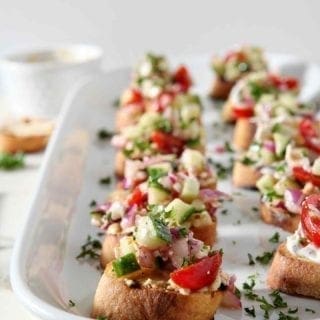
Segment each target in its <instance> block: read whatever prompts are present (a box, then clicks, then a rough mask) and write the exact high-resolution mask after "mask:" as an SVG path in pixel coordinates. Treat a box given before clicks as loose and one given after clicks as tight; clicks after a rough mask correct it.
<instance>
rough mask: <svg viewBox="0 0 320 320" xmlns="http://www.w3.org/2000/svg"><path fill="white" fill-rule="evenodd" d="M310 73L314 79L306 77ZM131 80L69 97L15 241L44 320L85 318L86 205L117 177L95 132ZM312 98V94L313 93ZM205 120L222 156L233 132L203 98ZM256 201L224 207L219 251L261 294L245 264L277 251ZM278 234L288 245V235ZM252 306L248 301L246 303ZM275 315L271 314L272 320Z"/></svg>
mask: <svg viewBox="0 0 320 320" xmlns="http://www.w3.org/2000/svg"><path fill="white" fill-rule="evenodd" d="M271 58H273V59H272V60H273V61H272V62H273V63H272V65H273V66H274V67H275V68H277V69H279V68H280V69H283V68H284V65H281V66H277V64H278V63H279V62H281V61H283V57H276V56H273V57H272V56H271ZM286 61H287V59H286ZM189 62H190V64H189V66H190V67H191V72H192V74H193V75H194V79H195V82H196V84H197V85H196V87H195V91H196V92H199V93H201V94H202V95H205V93H206V92H207V89H208V86H209V84H210V79H211V72H210V70H209V69H208V68H207V64H206V63H205V61H204V59H203V57H199V58H197V59H194V60H192V62H191V61H189ZM298 64H299V66H300V65H301V64H300V62H299V61H297V62H296V64H293V60H292V59H290V65H291V67H290V68H289V67H288V65H286V68H287V73H291V72H292V71H295V70H296V68H295V67H296V66H297V65H298ZM313 68H316V67H315V66H313V67H312V66H309V65H304V67H303V68H302V69H301V71H302V72H301V73H300V74H301V80H302V82H303V83H306V82H308V83H313V82H314V81H313V80H314V79H316V80H317V81H319V77H320V71H319V69H317V70H315V72H313V73H310V70H311V69H313ZM310 74H311V75H313V77H316V78H313V79H310V78H308V76H310ZM304 76H306V78H305V77H304ZM128 80H129V73H128V71H125V70H124V71H116V72H113V73H109V74H106V75H104V76H101V77H95V78H94V79H93V80H92V81H90V82H88V83H87V84H85V85H84V86H83V87H82V88H81V90H80V91H79V92H78V93H76V94H75V96H74V98H73V99H70V101H69V102H70V105H69V107H68V108H67V109H65V113H64V114H63V122H61V123H60V126H59V128H58V130H57V132H56V134H55V136H54V138H53V141H51V144H50V148H49V149H50V150H49V153H48V154H47V157H46V163H45V167H44V170H43V172H42V180H41V184H40V185H39V186H38V188H37V193H36V196H35V199H34V202H33V205H32V207H31V210H30V212H29V217H28V221H27V224H26V226H25V228H24V231H23V233H22V235H21V237H20V238H19V241H18V242H17V243H16V247H15V252H14V257H13V262H12V269H11V280H12V284H13V287H14V290H15V292H16V293H17V295H18V296H19V298H20V299H21V300H22V302H23V303H24V304H25V305H27V306H28V308H29V309H30V310H32V311H33V312H34V313H36V314H38V315H40V316H41V317H42V318H44V319H59V320H63V319H80V317H78V316H76V315H74V314H81V315H88V314H89V310H90V307H91V303H92V298H93V294H94V291H95V289H96V285H97V281H98V279H99V277H100V273H99V271H97V270H96V269H95V268H94V267H92V266H89V265H86V264H79V263H78V262H77V261H76V259H75V256H76V255H77V254H78V252H79V247H80V245H81V244H82V243H83V242H84V241H85V238H86V236H87V234H88V233H91V234H92V235H95V234H96V232H97V230H96V229H95V228H93V227H90V217H89V215H88V211H89V208H88V204H89V203H90V201H91V200H92V199H96V200H98V201H103V199H104V198H105V196H106V193H107V189H105V188H102V187H101V186H99V184H98V179H99V177H101V176H103V175H106V174H110V173H111V172H112V166H113V161H114V152H113V151H112V149H111V147H110V146H109V145H108V144H101V143H98V141H97V140H96V132H97V129H99V128H100V127H104V126H107V127H109V128H111V127H112V123H113V117H114V109H112V107H111V106H112V101H114V99H115V98H116V97H117V96H118V95H119V94H120V92H121V91H122V89H123V88H125V87H126V85H127V84H128ZM315 88H316V87H314V89H315ZM309 89H310V87H309ZM306 95H307V94H306ZM308 95H310V96H314V94H311V93H310V92H309V94H308ZM88 106H90V108H88ZM203 118H204V124H205V126H206V131H207V139H208V141H210V143H209V144H208V151H209V154H210V155H212V156H213V158H214V159H217V155H214V154H213V151H214V146H215V144H216V143H219V144H221V143H223V142H224V141H225V140H227V139H230V135H228V134H226V132H227V131H226V130H225V128H223V130H217V129H214V127H213V125H212V124H213V122H214V121H219V117H218V113H217V109H215V108H213V107H212V106H211V105H210V102H209V101H208V100H205V114H204V117H203ZM229 133H230V130H229ZM223 157H227V158H226V160H225V163H226V161H228V158H229V157H230V155H224V156H222V159H220V160H222V161H223V159H224V158H223ZM219 187H220V189H221V190H224V191H228V192H232V191H235V190H233V188H232V186H231V185H230V183H229V182H228V181H224V182H222V183H219ZM257 204H258V194H257V193H256V192H252V191H241V195H235V196H234V201H233V202H230V203H228V204H226V205H225V206H224V207H226V208H228V212H229V213H228V214H227V215H226V216H224V215H221V214H220V215H219V217H218V219H219V223H218V233H219V241H218V244H217V247H218V248H219V247H222V248H223V249H224V252H225V255H224V269H225V270H226V271H227V272H230V273H235V274H236V275H237V278H238V280H237V284H238V286H239V287H241V284H242V282H243V281H245V280H246V278H247V276H248V275H251V274H253V273H255V272H258V273H259V274H260V276H259V281H258V282H257V289H258V291H259V293H260V294H262V293H264V294H266V289H265V283H264V280H265V272H266V268H262V267H260V266H258V265H256V266H254V267H252V266H248V258H247V253H248V252H250V253H251V254H252V255H253V256H257V255H260V254H262V253H263V252H264V251H266V250H270V249H273V248H275V245H272V244H270V243H269V242H268V239H269V238H270V237H271V236H272V235H273V233H274V232H275V228H274V227H272V226H267V225H265V224H263V223H262V222H261V221H260V219H259V218H258V214H257V213H256V212H254V211H253V210H252V209H251V208H252V207H253V206H257ZM238 221H240V223H238ZM280 233H281V239H282V240H283V239H284V238H285V234H284V233H283V232H280ZM233 240H235V241H236V244H235V245H233V243H232V241H233ZM69 299H72V300H73V301H74V302H75V303H76V307H74V308H72V309H70V308H68V300H69ZM286 300H287V301H288V304H289V306H290V307H295V306H297V305H304V306H305V307H309V308H312V309H315V310H317V311H318V312H320V309H319V302H318V301H313V300H309V299H302V298H294V297H289V296H287V297H286ZM251 304H252V302H249V303H248V302H244V305H245V306H251ZM300 310H301V314H300V316H301V318H303V319H312V318H313V319H314V318H315V315H312V314H308V313H304V308H300ZM259 315H260V314H259ZM259 315H258V317H259ZM225 316H228V317H231V318H232V319H239V318H240V317H241V311H227V310H220V312H219V316H217V320H219V319H220V320H221V319H226V317H225ZM275 317H276V315H275V314H274V315H273V317H272V319H275ZM82 319H83V318H82ZM229 319H230V318H229Z"/></svg>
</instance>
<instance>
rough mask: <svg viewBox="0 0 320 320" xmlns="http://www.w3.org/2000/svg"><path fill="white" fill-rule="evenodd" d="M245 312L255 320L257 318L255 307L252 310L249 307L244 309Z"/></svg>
mask: <svg viewBox="0 0 320 320" xmlns="http://www.w3.org/2000/svg"><path fill="white" fill-rule="evenodd" d="M244 311H245V312H246V313H247V315H249V316H250V317H252V318H255V317H256V310H255V308H254V306H252V307H251V308H249V307H246V308H244Z"/></svg>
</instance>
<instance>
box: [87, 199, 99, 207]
mask: <svg viewBox="0 0 320 320" xmlns="http://www.w3.org/2000/svg"><path fill="white" fill-rule="evenodd" d="M96 205H97V201H96V200H91V202H90V203H89V207H90V208H92V207H95V206H96Z"/></svg>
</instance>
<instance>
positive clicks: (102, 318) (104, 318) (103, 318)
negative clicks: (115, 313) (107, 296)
mask: <svg viewBox="0 0 320 320" xmlns="http://www.w3.org/2000/svg"><path fill="white" fill-rule="evenodd" d="M96 320H108V317H105V316H98V317H97V318H96Z"/></svg>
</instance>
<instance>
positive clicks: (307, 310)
mask: <svg viewBox="0 0 320 320" xmlns="http://www.w3.org/2000/svg"><path fill="white" fill-rule="evenodd" d="M304 310H305V311H306V312H311V313H316V312H315V311H314V310H313V309H310V308H305V309H304Z"/></svg>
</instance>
